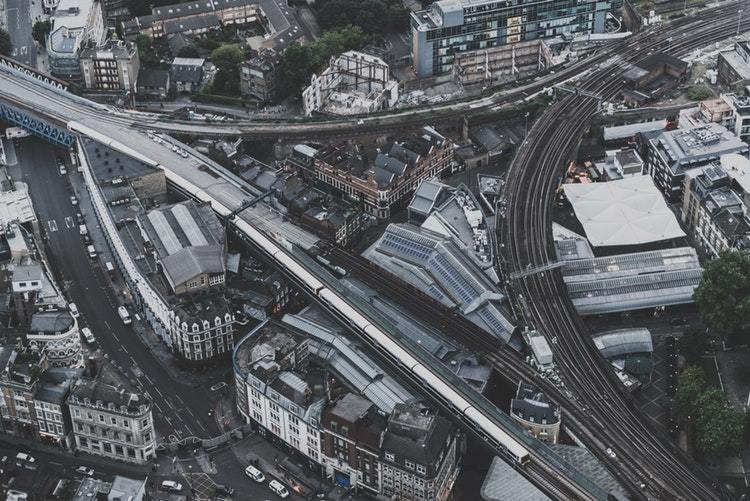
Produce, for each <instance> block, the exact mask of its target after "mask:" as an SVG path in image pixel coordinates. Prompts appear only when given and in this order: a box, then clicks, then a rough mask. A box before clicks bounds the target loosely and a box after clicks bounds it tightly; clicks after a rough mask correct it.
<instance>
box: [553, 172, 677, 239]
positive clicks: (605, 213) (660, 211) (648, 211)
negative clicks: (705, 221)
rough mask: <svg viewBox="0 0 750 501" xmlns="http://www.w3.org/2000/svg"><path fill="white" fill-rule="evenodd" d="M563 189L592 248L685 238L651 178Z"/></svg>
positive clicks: (577, 185)
mask: <svg viewBox="0 0 750 501" xmlns="http://www.w3.org/2000/svg"><path fill="white" fill-rule="evenodd" d="M563 190H564V191H565V196H566V197H567V198H568V200H569V201H570V203H571V205H572V206H573V210H574V211H575V213H576V216H577V217H578V220H579V221H580V222H581V224H582V225H583V228H584V231H585V232H586V236H587V237H588V239H589V242H591V244H592V245H593V246H595V247H607V246H627V245H641V244H646V243H651V242H660V241H663V240H672V239H675V238H682V237H684V236H685V232H683V231H682V229H681V228H680V225H679V223H678V221H677V218H676V217H675V215H674V213H673V212H672V211H671V210H670V209H669V207H668V206H667V204H666V202H665V200H664V197H663V196H662V194H661V192H659V190H658V189H657V188H656V186H655V185H654V181H653V180H652V179H651V177H650V176H633V177H628V178H625V179H621V180H617V181H610V182H607V183H588V184H583V183H579V184H564V185H563Z"/></svg>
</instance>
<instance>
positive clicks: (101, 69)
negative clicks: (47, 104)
mask: <svg viewBox="0 0 750 501" xmlns="http://www.w3.org/2000/svg"><path fill="white" fill-rule="evenodd" d="M79 59H80V62H81V74H82V75H83V84H84V86H85V87H86V88H87V89H94V90H102V91H112V90H120V91H126V92H131V93H133V94H134V93H135V91H136V82H137V81H138V71H139V70H140V68H141V63H140V59H139V58H138V49H137V47H136V46H135V44H134V43H131V42H125V41H122V40H109V41H108V42H106V43H105V44H104V45H103V46H101V47H91V48H85V49H83V50H82V51H81V54H80V57H79Z"/></svg>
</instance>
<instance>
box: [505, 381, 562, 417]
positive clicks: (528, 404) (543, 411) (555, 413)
mask: <svg viewBox="0 0 750 501" xmlns="http://www.w3.org/2000/svg"><path fill="white" fill-rule="evenodd" d="M510 412H511V414H513V415H516V416H518V417H519V418H521V419H523V420H525V421H531V422H533V423H540V424H553V423H557V422H559V421H560V411H559V409H558V407H557V406H556V405H555V404H554V403H553V402H551V401H550V400H549V399H548V398H547V396H546V395H545V394H544V393H542V392H541V390H539V388H536V387H534V386H531V385H528V384H524V383H523V382H521V383H519V384H518V391H517V392H516V398H514V399H511V401H510Z"/></svg>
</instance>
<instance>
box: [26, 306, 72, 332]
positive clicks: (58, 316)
mask: <svg viewBox="0 0 750 501" xmlns="http://www.w3.org/2000/svg"><path fill="white" fill-rule="evenodd" d="M74 324H75V319H74V318H73V316H72V315H71V314H70V312H68V311H44V312H37V313H34V314H33V315H32V316H31V323H30V325H29V332H30V333H31V334H38V333H46V334H54V333H56V332H67V331H68V330H70V328H71V327H73V325H74Z"/></svg>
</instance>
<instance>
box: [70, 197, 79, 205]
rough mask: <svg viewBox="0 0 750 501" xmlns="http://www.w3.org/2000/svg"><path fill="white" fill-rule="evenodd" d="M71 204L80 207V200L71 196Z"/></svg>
mask: <svg viewBox="0 0 750 501" xmlns="http://www.w3.org/2000/svg"><path fill="white" fill-rule="evenodd" d="M70 203H71V205H78V199H77V198H76V197H75V195H70Z"/></svg>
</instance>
